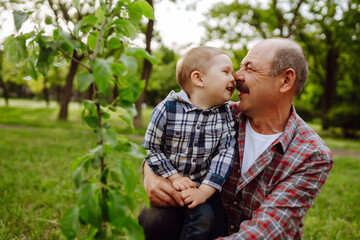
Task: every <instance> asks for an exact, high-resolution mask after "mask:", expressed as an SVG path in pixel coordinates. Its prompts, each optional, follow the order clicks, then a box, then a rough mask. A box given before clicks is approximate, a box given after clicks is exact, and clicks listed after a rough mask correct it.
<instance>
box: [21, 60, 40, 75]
mask: <svg viewBox="0 0 360 240" xmlns="http://www.w3.org/2000/svg"><path fill="white" fill-rule="evenodd" d="M24 67H25V72H26V73H27V74H29V75H30V76H31V77H32V78H33V79H35V80H37V77H38V74H37V72H36V69H35V65H34V61H33V59H32V58H29V59H27V60H26V61H25V66H24Z"/></svg>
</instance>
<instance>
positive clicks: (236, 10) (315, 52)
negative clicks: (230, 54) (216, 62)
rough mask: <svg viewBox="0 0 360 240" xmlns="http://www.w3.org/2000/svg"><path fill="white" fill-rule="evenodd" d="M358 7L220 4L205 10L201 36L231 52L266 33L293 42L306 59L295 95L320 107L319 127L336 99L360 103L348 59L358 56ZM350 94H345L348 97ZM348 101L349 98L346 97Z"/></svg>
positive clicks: (295, 2)
mask: <svg viewBox="0 0 360 240" xmlns="http://www.w3.org/2000/svg"><path fill="white" fill-rule="evenodd" d="M359 14H360V7H359V1H357V0H355V1H354V0H347V1H339V0H322V1H312V0H311V1H304V0H291V1H285V2H284V1H277V0H272V1H270V2H268V3H262V2H260V1H254V2H251V3H246V2H240V1H233V2H232V3H230V4H225V3H220V4H218V5H216V6H215V7H214V8H213V9H211V10H210V12H209V14H208V17H209V19H210V20H209V21H208V22H206V23H205V26H206V28H207V36H206V40H212V39H223V40H224V42H225V43H226V44H225V45H224V46H225V47H227V48H229V49H232V50H236V49H240V48H242V47H243V46H246V45H247V44H248V42H249V41H254V40H255V41H256V40H258V39H264V38H271V37H285V38H293V39H295V40H297V41H298V42H299V43H300V44H301V45H302V46H303V48H304V50H305V52H306V54H307V57H308V61H309V68H310V74H309V81H308V83H307V85H306V87H305V89H304V92H303V94H302V95H301V96H300V98H301V99H302V100H303V101H306V103H307V104H310V105H312V106H313V108H314V109H321V117H322V122H323V128H324V129H327V128H328V127H329V125H330V124H331V123H330V122H328V117H327V115H328V112H329V110H330V109H331V108H332V107H333V106H336V105H338V103H339V101H345V100H346V101H349V104H350V103H353V102H354V101H355V102H358V101H360V97H359V95H357V96H355V95H354V94H352V92H353V91H352V89H351V88H353V89H357V87H356V86H359V84H358V79H359V73H358V71H356V70H355V69H356V68H354V67H353V66H354V65H357V63H355V62H354V61H352V60H353V59H356V56H358V54H359V50H360V48H359V37H360V36H359V34H360V27H359V22H358V20H356V19H359ZM350 64H351V65H350ZM348 94H350V96H351V97H349V95H348ZM350 99H352V100H350Z"/></svg>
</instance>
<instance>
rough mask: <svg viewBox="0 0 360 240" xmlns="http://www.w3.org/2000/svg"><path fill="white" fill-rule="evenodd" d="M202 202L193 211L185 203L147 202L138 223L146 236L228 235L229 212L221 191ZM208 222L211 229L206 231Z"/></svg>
mask: <svg viewBox="0 0 360 240" xmlns="http://www.w3.org/2000/svg"><path fill="white" fill-rule="evenodd" d="M202 205H204V206H202ZM202 205H199V206H198V207H196V208H194V209H191V210H190V211H189V209H186V207H184V208H175V207H170V208H158V207H152V206H150V208H148V209H146V206H145V207H143V208H142V210H141V212H140V214H139V224H140V225H141V226H142V227H143V229H144V232H145V236H146V239H147V240H179V239H196V240H197V239H215V238H217V237H220V236H226V235H228V234H227V224H226V222H227V220H226V215H225V211H224V208H223V205H222V203H221V200H220V197H219V195H218V194H214V195H213V196H212V197H211V198H210V199H208V201H207V203H204V204H202ZM211 216H213V219H211ZM209 217H210V219H209ZM212 220H213V221H212ZM209 226H210V233H206V231H205V232H204V231H203V230H204V229H206V228H208V227H209ZM180 237H181V238H180Z"/></svg>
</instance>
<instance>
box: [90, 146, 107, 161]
mask: <svg viewBox="0 0 360 240" xmlns="http://www.w3.org/2000/svg"><path fill="white" fill-rule="evenodd" d="M90 153H91V154H92V155H93V156H94V157H95V158H100V157H103V155H104V147H103V145H98V146H96V147H95V148H93V149H91V150H90Z"/></svg>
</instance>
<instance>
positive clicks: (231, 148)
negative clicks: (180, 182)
mask: <svg viewBox="0 0 360 240" xmlns="http://www.w3.org/2000/svg"><path fill="white" fill-rule="evenodd" d="M222 127H223V132H222V134H221V139H220V142H219V145H218V147H217V150H218V154H216V155H215V156H214V157H213V159H212V160H211V163H210V167H209V170H208V173H207V174H206V177H205V179H204V180H203V181H202V183H205V184H207V185H209V186H212V187H214V188H215V189H217V190H219V191H220V190H221V188H222V185H223V183H224V182H225V178H226V177H227V175H228V173H229V171H230V169H231V167H232V165H233V162H234V159H235V156H236V137H235V136H236V131H235V129H234V121H233V119H232V116H231V112H230V111H227V112H226V114H225V117H224V121H223V124H222Z"/></svg>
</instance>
